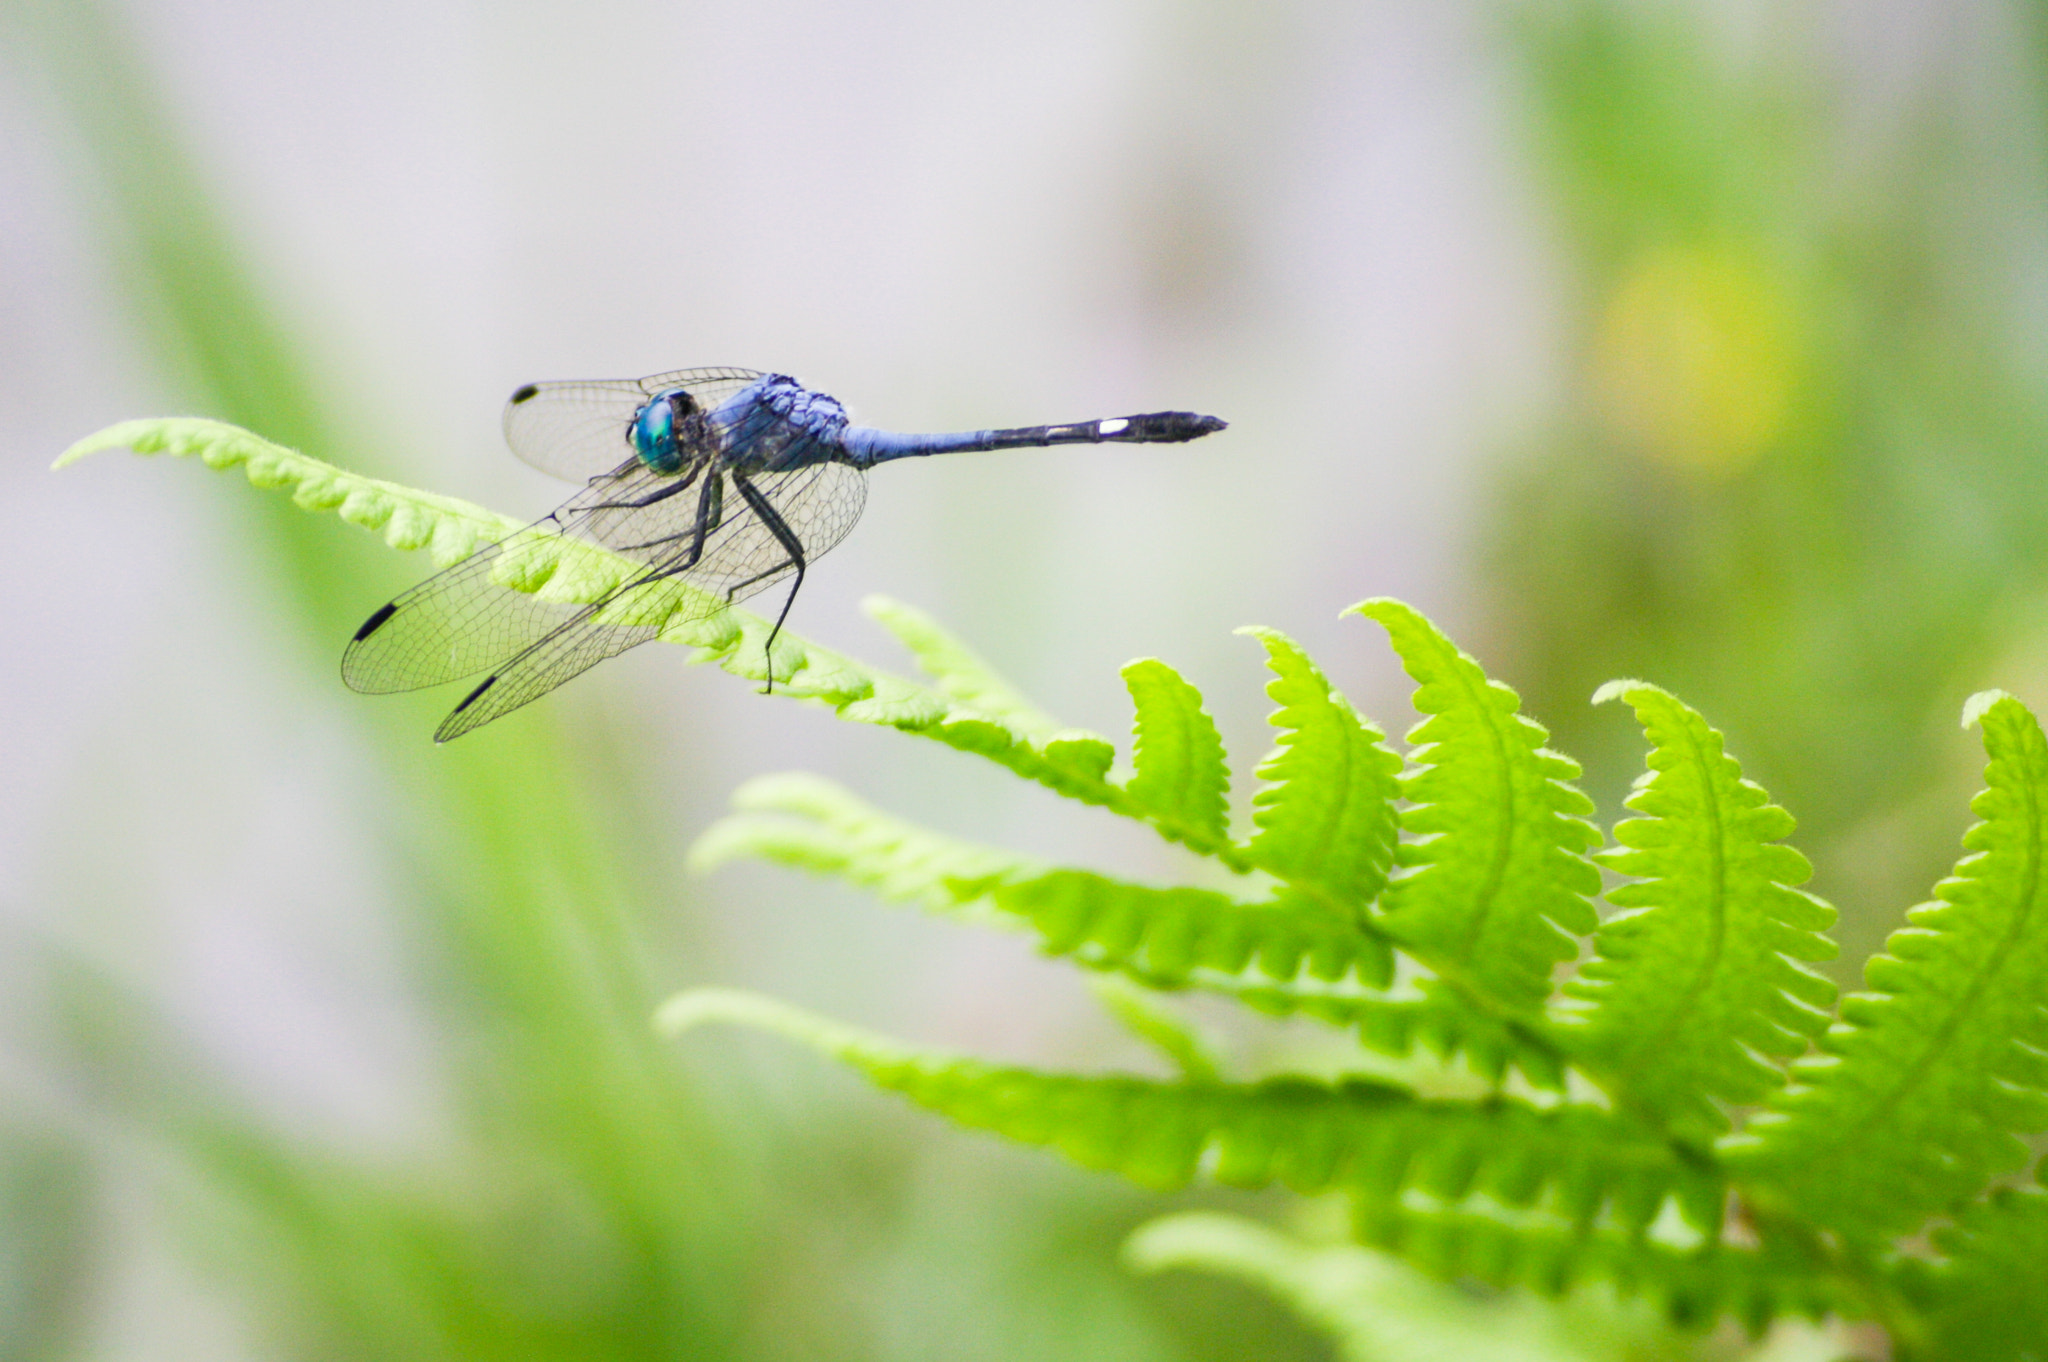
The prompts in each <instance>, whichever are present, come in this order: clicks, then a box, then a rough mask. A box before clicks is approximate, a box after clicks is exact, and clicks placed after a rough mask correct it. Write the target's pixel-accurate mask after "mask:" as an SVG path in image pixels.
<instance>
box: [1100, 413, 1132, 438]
mask: <svg viewBox="0 0 2048 1362" xmlns="http://www.w3.org/2000/svg"><path fill="white" fill-rule="evenodd" d="M1129 424H1130V422H1129V421H1126V420H1125V419H1124V418H1123V417H1121V416H1119V417H1117V418H1116V419H1115V420H1114V421H1100V422H1097V423H1096V426H1095V433H1096V434H1097V435H1121V434H1123V433H1124V427H1125V426H1128V425H1129Z"/></svg>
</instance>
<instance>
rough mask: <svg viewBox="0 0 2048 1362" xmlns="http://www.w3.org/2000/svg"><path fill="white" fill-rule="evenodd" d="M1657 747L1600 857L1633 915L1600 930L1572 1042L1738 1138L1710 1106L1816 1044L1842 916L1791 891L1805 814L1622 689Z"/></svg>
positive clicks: (1768, 1086)
mask: <svg viewBox="0 0 2048 1362" xmlns="http://www.w3.org/2000/svg"><path fill="white" fill-rule="evenodd" d="M1614 696H1619V697H1621V698H1623V699H1625V700H1627V701H1628V703H1629V704H1630V705H1631V706H1633V707H1634V709H1635V711H1636V715H1637V717H1638V718H1639V719H1640V720H1641V722H1642V725H1643V730H1644V732H1645V734H1647V736H1648V737H1649V739H1650V743H1651V751H1650V756H1649V768H1650V769H1649V772H1648V773H1647V775H1646V776H1645V778H1644V779H1642V780H1639V781H1638V782H1637V786H1636V790H1635V793H1634V794H1632V795H1630V796H1629V800H1628V806H1629V807H1630V808H1631V809H1634V810H1635V811H1636V812H1638V813H1641V814H1644V815H1646V816H1645V817H1642V818H1634V819H1627V820H1625V821H1623V822H1621V823H1619V824H1617V825H1616V826H1615V829H1614V838H1615V840H1616V841H1617V842H1619V843H1620V844H1621V847H1620V849H1617V850H1612V851H1607V852H1604V853H1602V854H1601V855H1600V857H1599V858H1598V859H1599V860H1600V861H1601V862H1602V863H1603V864H1605V865H1606V866H1607V867H1608V868H1609V869H1612V870H1616V871H1619V872H1621V873H1622V874H1624V875H1631V876H1634V877H1636V879H1635V882H1634V883H1632V884H1624V885H1622V886H1620V887H1619V888H1616V889H1613V890H1610V891H1609V893H1608V895H1607V898H1608V901H1609V902H1610V903H1612V904H1614V906H1615V907H1617V908H1623V909H1628V910H1631V911H1627V912H1623V913H1621V914H1618V915H1616V916H1614V917H1611V918H1609V919H1608V920H1607V921H1606V922H1605V923H1603V924H1601V927H1600V932H1599V935H1598V937H1597V939H1596V949H1597V954H1596V957H1595V958H1594V959H1592V960H1590V961H1588V962H1587V963H1586V965H1585V966H1584V967H1583V968H1582V969H1581V970H1580V972H1579V977H1578V978H1577V979H1576V980H1574V981H1573V982H1572V983H1570V984H1568V985H1567V986H1566V989H1567V992H1569V993H1571V994H1573V995H1574V996H1576V997H1578V998H1580V999H1583V1000H1586V1001H1587V1002H1589V1003H1590V1004H1591V1009H1590V1011H1589V1012H1587V1013H1586V1014H1585V1029H1584V1032H1583V1034H1582V1035H1580V1036H1579V1037H1578V1038H1577V1040H1576V1042H1575V1043H1574V1045H1573V1050H1574V1057H1575V1058H1577V1059H1580V1060H1583V1061H1584V1062H1586V1063H1587V1064H1588V1065H1589V1066H1590V1067H1591V1068H1593V1070H1594V1071H1595V1072H1597V1073H1599V1074H1600V1075H1601V1076H1602V1077H1603V1079H1604V1080H1606V1082H1607V1083H1608V1086H1609V1089H1610V1091H1613V1092H1615V1093H1616V1094H1617V1095H1619V1096H1624V1097H1625V1098H1626V1100H1627V1101H1628V1102H1629V1103H1630V1104H1631V1105H1632V1106H1633V1107H1634V1108H1635V1109H1637V1110H1640V1111H1643V1112H1645V1113H1646V1114H1649V1115H1652V1116H1654V1117H1657V1118H1659V1119H1664V1120H1674V1121H1676V1122H1677V1123H1678V1125H1679V1126H1680V1127H1681V1128H1683V1129H1686V1130H1688V1131H1689V1132H1691V1133H1692V1134H1693V1135H1694V1136H1695V1137H1702V1136H1708V1135H1711V1134H1714V1133H1718V1132H1719V1131H1721V1130H1723V1129H1725V1128H1726V1125H1727V1121H1726V1119H1725V1118H1724V1117H1722V1116H1721V1114H1720V1113H1719V1112H1718V1111H1716V1110H1715V1109H1714V1108H1713V1107H1712V1106H1711V1105H1710V1104H1709V1103H1708V1102H1707V1100H1706V1099H1707V1096H1708V1095H1709V1094H1711V1095H1712V1096H1715V1097H1719V1098H1721V1099H1722V1100H1724V1101H1727V1102H1733V1103H1742V1104H1750V1103H1755V1102H1758V1101H1761V1100H1762V1099H1763V1097H1764V1096H1765V1095H1766V1094H1767V1093H1769V1092H1770V1091H1771V1090H1772V1089H1774V1088H1775V1087H1777V1086H1778V1085H1779V1084H1780V1083H1781V1082H1782V1081H1783V1078H1782V1075H1781V1073H1780V1071H1779V1069H1778V1068H1776V1067H1774V1066H1773V1065H1771V1064H1770V1063H1768V1062H1766V1059H1767V1057H1776V1058H1777V1059H1779V1060H1781V1061H1782V1060H1786V1059H1790V1058H1791V1057H1793V1056H1795V1055H1797V1054H1799V1053H1801V1052H1802V1051H1803V1050H1805V1048H1806V1046H1807V1044H1808V1042H1809V1041H1810V1040H1811V1039H1812V1038H1813V1037H1814V1036H1815V1035H1816V1034H1817V1033H1818V1032H1819V1031H1820V1030H1821V1029H1822V1028H1824V1027H1825V1026H1826V1025H1827V1022H1828V1014H1827V1013H1826V1012H1825V1011H1823V1010H1822V1009H1824V1008H1826V1007H1828V1006H1829V1005H1830V1004H1832V1003H1833V1002H1834V993H1835V990H1834V985H1833V984H1831V983H1829V982H1828V980H1826V979H1825V978H1823V977H1822V976H1820V975H1818V974H1816V973H1814V972H1813V971H1811V970H1809V969H1806V968H1805V967H1803V966H1802V965H1800V964H1799V963H1798V962H1799V961H1801V960H1825V959H1827V958H1828V957H1829V956H1831V955H1832V954H1833V953H1834V948H1833V946H1832V944H1831V943H1830V942H1829V941H1828V940H1827V939H1826V938H1825V937H1822V936H1820V935H1818V933H1819V932H1820V931H1822V930H1824V929H1825V928H1827V927H1828V926H1829V925H1830V924H1832V923H1833V921H1834V910H1833V909H1831V908H1829V907H1828V906H1827V905H1826V904H1825V903H1822V902H1821V901H1820V900H1819V899H1816V898H1814V897H1812V896H1811V895H1809V894H1803V893H1801V892H1800V891H1799V890H1797V889H1795V888H1793V887H1792V886H1794V885H1796V884H1799V883H1800V882H1801V881H1803V880H1805V879H1806V878H1807V877H1808V876H1809V875H1810V874H1811V873H1812V867H1811V866H1809V865H1808V864H1807V862H1806V858H1805V857H1803V856H1801V855H1800V854H1799V853H1798V852H1796V851H1794V850H1793V849H1792V848H1790V847H1788V846H1784V845H1782V844H1781V843H1780V841H1779V839H1781V838H1783V837H1784V836H1786V835H1787V834H1788V833H1790V832H1791V831H1792V816H1791V815H1790V814H1788V813H1786V812H1785V811H1784V810H1783V809H1781V808H1779V807H1778V806H1777V805H1775V804H1772V803H1770V802H1769V796H1767V795H1766V794H1765V793H1764V792H1763V790H1762V789H1761V788H1760V787H1758V786H1757V785H1755V784H1754V783H1752V782H1750V781H1747V780H1744V779H1743V778H1742V768H1741V767H1739V766H1737V765H1736V763H1735V760H1734V759H1733V758H1732V757H1730V756H1728V755H1727V754H1726V752H1725V751H1724V750H1723V748H1722V741H1721V735H1720V734H1719V733H1716V732H1715V731H1714V730H1713V729H1711V728H1709V727H1708V726H1707V723H1706V721H1705V720H1704V719H1702V718H1701V717H1700V716H1699V715H1698V714H1697V713H1695V712H1694V711H1693V710H1691V709H1690V708H1688V707H1686V706H1685V705H1683V704H1681V703H1680V702H1679V701H1678V700H1676V699H1674V698H1673V697H1672V696H1670V695H1669V694H1667V693H1666V692H1664V691H1662V690H1659V689H1658V688H1657V687H1655V686H1651V685H1646V684H1644V683H1642V682H1638V681H1617V682H1613V683H1611V684H1610V685H1607V686H1603V687H1602V688H1601V690H1600V692H1599V693H1598V694H1597V695H1595V696H1594V697H1593V698H1594V703H1596V704H1597V703H1600V702H1602V701H1604V700H1606V699H1609V698H1611V697H1614Z"/></svg>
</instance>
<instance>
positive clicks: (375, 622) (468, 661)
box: [341, 517, 583, 695]
mask: <svg viewBox="0 0 2048 1362" xmlns="http://www.w3.org/2000/svg"><path fill="white" fill-rule="evenodd" d="M558 532H559V527H558V526H556V525H555V523H554V519H553V517H549V518H548V519H546V520H542V521H540V522H538V523H536V524H534V525H530V526H528V527H527V528H526V529H524V530H521V531H520V532H519V533H518V534H515V535H513V536H512V537H511V538H509V539H506V540H504V541H503V542H501V543H497V544H486V545H485V546H484V547H482V548H480V549H478V550H477V551H476V552H475V553H472V554H471V555H470V556H469V557H467V558H465V559H463V560H462V561H461V562H459V563H457V564H456V565H455V566H453V567H451V568H448V569H446V570H445V571H442V572H439V573H436V574H435V575H434V576H432V577H429V578H427V580H426V581H424V582H421V583H420V584H419V585H418V586H416V587H413V588H412V589H411V590H410V591H407V592H405V593H404V594H402V595H400V596H399V597H398V598H397V599H395V600H393V601H392V602H391V603H390V604H389V605H386V606H385V607H384V608H383V609H381V610H379V611H378V612H377V613H376V614H374V615H372V616H370V618H369V619H367V620H365V621H364V622H363V627H362V628H360V629H358V630H357V631H356V636H355V638H354V639H352V640H350V642H349V645H348V648H347V650H346V651H344V652H343V653H342V655H341V677H342V680H343V681H345V682H347V683H348V686H349V688H350V689H351V690H355V691H360V692H362V693H364V694H368V695H383V694H388V693H389V692H392V691H403V690H419V689H421V688H423V687H426V686H438V685H440V684H441V683H442V682H444V681H454V680H456V679H458V678H460V677H464V676H474V675H476V673H478V672H480V671H482V670H484V669H485V668H486V667H489V666H490V665H491V664H492V663H494V662H498V661H500V660H502V659H503V658H506V657H509V656H511V655H512V654H514V653H517V652H519V651H520V650H522V649H524V648H528V647H531V646H532V645H533V644H534V643H536V642H538V641H539V640H541V639H543V638H545V637H547V636H548V635H549V634H551V633H553V632H554V631H555V630H556V629H559V628H561V627H562V625H564V624H566V623H568V622H569V621H570V620H572V619H573V618H575V616H576V614H577V613H578V612H579V611H580V610H581V609H583V607H582V606H579V605H576V604H574V603H572V602H562V601H548V600H542V599H540V598H539V597H537V596H534V595H531V594H529V593H527V592H524V591H515V590H514V589H512V588H511V587H509V586H506V585H504V584H503V583H502V582H498V581H494V580H493V579H492V574H493V571H494V570H495V569H496V568H497V566H498V563H499V560H500V559H501V558H502V557H503V556H504V554H505V552H506V550H507V549H509V548H515V547H516V546H518V545H520V544H522V543H525V542H527V541H528V540H529V537H531V536H535V535H546V534H553V533H558Z"/></svg>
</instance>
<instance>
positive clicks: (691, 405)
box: [631, 388, 699, 473]
mask: <svg viewBox="0 0 2048 1362" xmlns="http://www.w3.org/2000/svg"><path fill="white" fill-rule="evenodd" d="M698 412H699V408H698V405H697V399H696V398H694V397H692V396H690V392H689V389H687V388H670V389H669V390H668V391H667V392H661V393H656V394H655V395H654V396H653V397H651V398H649V399H648V400H647V405H646V406H644V407H642V408H640V410H639V411H637V412H635V413H633V428H632V431H631V436H632V440H633V452H634V453H635V454H637V455H639V456H640V462H641V463H644V464H646V465H647V466H648V467H649V468H651V469H653V470H654V471H655V472H657V473H679V472H681V471H682V467H683V442H682V441H681V440H680V439H678V432H679V430H681V429H682V428H683V427H685V426H686V425H687V424H689V418H690V417H692V416H695V415H697V414H698Z"/></svg>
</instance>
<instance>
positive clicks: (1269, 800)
mask: <svg viewBox="0 0 2048 1362" xmlns="http://www.w3.org/2000/svg"><path fill="white" fill-rule="evenodd" d="M1238 632H1239V633H1243V634H1250V635H1251V636H1252V637H1254V638H1256V639H1258V640H1259V641H1260V642H1261V643H1263V644H1265V645H1266V660H1267V664H1268V665H1269V666H1270V667H1271V668H1272V670H1273V680H1272V681H1271V682H1269V683H1268V684H1267V686H1266V693H1267V694H1268V695H1270V696H1271V697H1272V698H1273V700H1274V701H1275V702H1276V703H1278V704H1279V706H1280V708H1279V710H1277V711H1276V712H1275V713H1274V715H1273V725H1274V727H1276V728H1278V729H1279V730H1280V731H1281V736H1280V741H1279V746H1278V747H1276V748H1275V749H1274V751H1273V754H1272V755H1271V756H1269V757H1267V758H1266V760H1265V762H1264V763H1263V764H1261V765H1260V767H1259V772H1258V773H1259V777H1260V778H1261V779H1262V780H1265V781H1268V782H1270V784H1268V786H1267V787H1266V788H1265V789H1263V790H1261V791H1259V793H1258V794H1257V795H1256V796H1255V797H1254V798H1253V800H1252V807H1253V813H1252V821H1253V822H1254V823H1256V824H1257V825H1258V829H1259V830H1258V832H1257V833H1256V834H1255V835H1254V836H1253V837H1252V839H1251V842H1250V844H1249V845H1248V846H1247V847H1246V848H1245V851H1246V859H1247V860H1249V861H1250V862H1251V864H1252V865H1254V866H1256V867H1258V868H1259V869H1260V870H1264V871H1266V872H1267V873H1268V874H1271V875H1274V876H1276V877H1278V878H1280V879H1282V880H1285V881H1286V882H1287V883H1288V884H1290V885H1292V886H1294V887H1295V888H1297V889H1299V890H1301V891H1303V892H1304V893H1308V894H1312V895H1314V896H1315V897H1317V898H1319V899H1321V900H1323V901H1324V902H1326V903H1329V904H1331V905H1333V906H1336V907H1339V908H1341V909H1344V910H1348V911H1350V912H1352V913H1356V914H1359V915H1361V916H1362V915H1363V913H1364V911H1365V908H1366V905H1368V904H1370V903H1371V902H1372V901H1373V899H1375V898H1376V897H1378V895H1379V892H1380V890H1381V888H1382V887H1383V886H1384V885H1385V884H1386V882H1387V872H1388V870H1389V869H1391V868H1392V866H1393V863H1394V841H1395V836H1396V824H1395V819H1394V798H1395V795H1396V793H1397V792H1398V784H1397V780H1398V777H1399V776H1400V773H1401V758H1400V755H1399V754H1398V753H1396V752H1394V751H1393V750H1392V749H1391V748H1389V747H1388V746H1387V745H1386V735H1385V734H1383V733H1381V732H1380V730H1379V729H1378V728H1377V727H1376V726H1375V725H1373V724H1372V723H1371V722H1369V721H1367V720H1365V719H1363V718H1361V717H1359V714H1358V712H1357V711H1356V710H1354V709H1352V708H1351V704H1350V702H1349V701H1347V700H1346V699H1345V698H1344V697H1343V696H1342V695H1340V694H1338V693H1337V692H1336V691H1335V690H1334V689H1332V688H1331V686H1330V683H1329V682H1328V681H1327V680H1325V679H1324V677H1323V674H1322V672H1321V671H1320V670H1319V669H1318V668H1317V667H1316V664H1315V663H1314V662H1312V661H1310V660H1309V657H1308V654H1306V653H1304V652H1303V651H1302V650H1301V647H1300V645H1298V644H1296V643H1295V642H1294V640H1293V639H1290V638H1288V637H1287V636H1286V635H1285V634H1282V633H1280V632H1279V631H1278V630H1275V629H1258V628H1252V629H1240V630H1239V631H1238Z"/></svg>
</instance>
